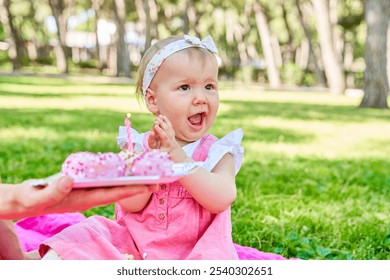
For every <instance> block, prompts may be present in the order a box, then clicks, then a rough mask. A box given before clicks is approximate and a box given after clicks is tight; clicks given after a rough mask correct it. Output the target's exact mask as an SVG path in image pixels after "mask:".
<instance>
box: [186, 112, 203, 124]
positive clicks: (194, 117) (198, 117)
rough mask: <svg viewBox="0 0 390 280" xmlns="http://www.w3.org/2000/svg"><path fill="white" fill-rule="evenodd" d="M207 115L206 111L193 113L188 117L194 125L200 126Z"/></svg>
mask: <svg viewBox="0 0 390 280" xmlns="http://www.w3.org/2000/svg"><path fill="white" fill-rule="evenodd" d="M205 115H206V114H205V113H204V112H203V113H198V114H195V115H192V116H191V117H189V118H188V121H189V122H190V124H192V125H195V126H199V125H201V124H202V122H203V119H204V116H205Z"/></svg>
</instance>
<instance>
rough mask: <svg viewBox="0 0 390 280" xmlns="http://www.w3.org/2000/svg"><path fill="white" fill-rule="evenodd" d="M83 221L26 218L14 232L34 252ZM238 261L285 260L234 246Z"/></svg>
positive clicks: (75, 217) (71, 215)
mask: <svg viewBox="0 0 390 280" xmlns="http://www.w3.org/2000/svg"><path fill="white" fill-rule="evenodd" d="M83 219H85V216H84V215H83V214H81V213H65V214H50V215H44V216H39V217H34V218H26V219H23V220H20V221H18V222H16V224H15V230H16V233H17V235H18V236H19V239H20V242H21V244H22V247H23V250H25V251H26V252H29V251H32V250H36V249H38V247H39V244H40V243H42V242H43V241H44V240H46V239H47V238H49V237H51V236H53V235H55V234H57V233H59V232H60V231H61V230H63V229H64V228H66V227H68V226H70V225H73V224H75V223H78V222H80V221H81V220H83ZM234 246H235V248H236V250H237V254H238V257H239V258H240V260H285V259H286V258H284V257H282V256H281V255H278V254H274V253H266V252H262V251H259V250H257V249H255V248H251V247H245V246H241V245H238V244H234Z"/></svg>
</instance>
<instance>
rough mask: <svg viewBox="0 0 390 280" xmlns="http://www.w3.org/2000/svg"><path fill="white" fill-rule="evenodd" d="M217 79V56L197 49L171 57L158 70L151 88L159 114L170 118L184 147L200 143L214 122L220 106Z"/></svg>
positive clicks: (184, 51) (177, 137)
mask: <svg viewBox="0 0 390 280" xmlns="http://www.w3.org/2000/svg"><path fill="white" fill-rule="evenodd" d="M217 78H218V64H217V60H216V58H215V56H214V55H212V54H211V53H204V52H201V51H200V50H198V49H196V48H190V49H187V50H183V51H180V52H177V53H175V54H173V55H171V56H170V57H168V58H167V59H166V60H165V61H164V62H163V64H162V65H161V66H160V69H159V70H158V71H157V73H156V75H155V77H154V79H153V81H152V83H151V85H150V88H151V89H152V90H153V91H154V92H155V98H156V99H155V102H156V105H157V108H158V112H156V113H157V114H161V115H165V116H167V117H168V119H169V120H170V121H171V123H172V126H173V129H174V131H175V135H176V139H177V140H178V141H179V142H181V144H186V143H190V142H193V141H196V140H198V139H199V138H201V137H202V136H204V135H205V134H206V133H207V132H208V130H209V129H210V127H211V125H212V124H213V123H214V120H215V117H216V115H217V111H218V106H219V94H218V81H217Z"/></svg>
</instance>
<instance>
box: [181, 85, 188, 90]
mask: <svg viewBox="0 0 390 280" xmlns="http://www.w3.org/2000/svg"><path fill="white" fill-rule="evenodd" d="M180 89H181V90H189V89H190V86H189V85H181V86H180Z"/></svg>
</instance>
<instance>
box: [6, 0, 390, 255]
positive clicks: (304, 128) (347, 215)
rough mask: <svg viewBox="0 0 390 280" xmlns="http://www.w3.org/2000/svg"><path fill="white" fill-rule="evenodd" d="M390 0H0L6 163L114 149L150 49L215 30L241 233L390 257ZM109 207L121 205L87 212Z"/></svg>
mask: <svg viewBox="0 0 390 280" xmlns="http://www.w3.org/2000/svg"><path fill="white" fill-rule="evenodd" d="M389 17H390V2H389V1H388V0H379V1H375V0H367V1H360V0H345V1H340V0H312V1H308V0H275V1H263V0H253V1H217V0H186V1H179V0H176V1H171V0H135V1H124V0H112V1H107V0H106V1H102V0H100V1H99V0H93V1H67V0H47V1H46V0H36V1H25V0H13V1H11V0H0V20H1V23H0V116H1V117H0V175H1V179H2V181H3V182H5V183H18V182H21V181H23V180H25V179H29V178H34V177H35V178H37V177H45V176H49V175H51V174H53V173H56V172H58V171H59V170H60V167H61V163H62V162H63V161H64V159H65V158H66V157H67V155H69V154H70V153H73V152H77V151H92V152H106V151H118V147H117V145H116V141H115V137H116V136H117V129H118V126H119V125H123V119H124V116H125V113H127V112H131V113H132V114H133V117H132V123H133V127H134V128H136V129H137V130H139V131H144V130H148V129H149V128H150V127H151V125H152V123H153V117H152V116H151V115H150V114H149V113H147V110H146V108H145V106H144V105H143V104H142V102H138V101H137V100H136V99H135V96H134V90H135V88H134V81H135V78H136V70H137V66H138V63H139V59H140V57H141V55H142V53H143V51H144V50H145V47H147V46H149V45H150V44H152V43H153V41H154V40H158V39H160V38H164V37H166V36H169V35H175V34H182V33H188V34H190V35H195V36H198V37H200V38H203V37H205V36H207V35H209V34H211V35H212V36H213V37H214V40H215V42H216V44H217V46H218V49H219V57H220V85H219V88H220V96H221V107H220V112H219V115H218V118H217V121H216V123H215V125H214V126H213V128H212V130H211V133H213V134H215V135H216V136H218V137H222V136H224V135H225V134H226V133H227V132H229V131H231V130H232V129H234V128H237V127H242V128H243V130H244V139H243V146H244V148H245V156H244V163H243V166H242V168H241V170H240V172H239V174H238V175H237V189H238V195H237V200H236V201H235V203H234V204H233V206H232V223H233V239H234V241H235V242H236V243H239V244H241V245H245V246H250V247H254V248H258V249H259V250H262V251H266V252H275V253H278V254H282V255H283V256H285V257H298V258H302V259H385V260H389V259H390V214H389V213H390V175H389V166H390V157H389V155H390V112H389V110H388V100H389V98H388V92H389V78H388V77H389V73H390V71H389V69H390V67H389V64H390V63H389V59H388V57H389V53H390V51H389V50H390V47H389V45H390V44H389V43H388V42H389V39H388V38H389V35H388V34H389V32H390V31H389ZM84 214H85V215H86V216H89V215H93V214H99V215H104V216H106V217H110V218H113V205H110V206H106V207H97V208H93V209H91V210H88V211H86V212H84Z"/></svg>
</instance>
